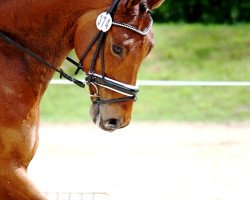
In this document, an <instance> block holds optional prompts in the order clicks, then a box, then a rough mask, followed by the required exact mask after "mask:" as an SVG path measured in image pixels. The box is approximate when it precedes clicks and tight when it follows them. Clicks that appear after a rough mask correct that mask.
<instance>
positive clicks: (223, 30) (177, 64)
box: [41, 24, 250, 122]
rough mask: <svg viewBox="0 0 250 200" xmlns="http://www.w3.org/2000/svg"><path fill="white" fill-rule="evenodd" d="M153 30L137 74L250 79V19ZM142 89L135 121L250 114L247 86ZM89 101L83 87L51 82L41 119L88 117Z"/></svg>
mask: <svg viewBox="0 0 250 200" xmlns="http://www.w3.org/2000/svg"><path fill="white" fill-rule="evenodd" d="M154 32H155V43H156V45H155V48H154V50H153V51H152V53H151V54H150V55H149V56H148V58H147V59H146V60H145V62H144V63H143V66H142V68H141V70H140V73H139V79H149V80H155V79H157V80H216V81H230V80H231V81H250V24H241V25H234V26H229V25H207V26H206V25H199V24H196V25H186V24H177V25H176V24H161V25H157V24H156V25H155V26H154ZM66 65H67V64H66ZM69 71H70V70H69ZM140 89H141V90H140V93H139V99H138V102H137V103H136V104H135V107H134V117H133V118H134V120H175V121H213V122H221V121H242V120H249V119H250V88H249V87H141V88H140ZM89 105H90V100H89V97H88V96H87V95H85V93H84V92H83V91H82V90H81V89H79V88H77V87H74V86H52V85H51V86H49V88H48V90H47V91H46V93H45V96H44V99H43V101H42V107H41V114H42V115H41V116H42V120H44V121H58V122H59V121H60V122H63V121H64V122H65V121H74V122H75V121H78V122H80V121H89V120H90V117H89V111H88V110H89Z"/></svg>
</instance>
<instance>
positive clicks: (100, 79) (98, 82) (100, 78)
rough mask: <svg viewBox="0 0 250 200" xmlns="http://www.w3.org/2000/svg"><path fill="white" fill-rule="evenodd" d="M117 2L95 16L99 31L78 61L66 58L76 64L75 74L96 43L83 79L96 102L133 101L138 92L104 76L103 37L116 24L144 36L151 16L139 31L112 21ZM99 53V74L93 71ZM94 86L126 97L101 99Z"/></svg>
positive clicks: (136, 89)
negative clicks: (91, 87)
mask: <svg viewBox="0 0 250 200" xmlns="http://www.w3.org/2000/svg"><path fill="white" fill-rule="evenodd" d="M118 3H119V0H114V1H113V3H112V5H111V7H110V9H109V11H108V12H104V13H101V14H100V15H99V16H98V17H97V20H96V26H97V28H98V30H99V32H98V33H97V34H96V35H95V37H94V38H93V40H92V41H91V42H90V43H89V45H88V46H87V48H86V49H85V51H84V53H83V55H82V56H81V58H80V61H79V63H76V62H72V59H71V58H67V60H68V61H70V62H72V63H73V64H76V65H77V67H78V68H77V70H76V72H75V74H77V73H78V72H79V70H83V69H84V68H83V66H82V64H81V63H83V61H84V59H85V57H86V56H87V54H88V52H89V51H90V49H91V48H92V46H93V45H94V44H95V43H97V46H96V50H95V52H94V55H93V57H92V61H91V65H90V68H89V71H88V74H87V77H86V79H85V80H86V84H88V85H93V86H94V88H95V90H96V92H95V94H94V95H93V97H96V98H95V100H94V101H93V102H94V103H97V104H105V103H119V102H125V101H129V100H134V101H135V100H136V97H137V93H138V92H139V88H138V87H137V86H133V85H128V84H124V83H122V82H119V81H117V80H114V79H111V78H108V77H106V76H105V65H104V60H105V58H104V48H105V39H106V34H107V32H108V31H109V30H110V28H111V27H112V26H118V27H122V28H126V29H129V30H131V31H133V32H135V33H137V34H139V35H141V36H143V37H145V36H146V35H147V34H148V33H149V32H150V30H151V28H152V25H153V20H152V18H151V17H150V19H151V20H150V24H149V27H148V28H146V29H145V30H143V31H141V30H139V29H137V28H135V27H134V26H131V25H129V24H125V23H119V22H114V21H113V16H114V14H115V12H116V9H117V5H118ZM143 5H144V4H143ZM145 9H146V12H149V10H148V9H147V8H146V6H145ZM99 53H101V75H99V74H96V73H94V69H95V66H96V61H97V58H98V55H99ZM96 86H100V87H104V88H106V89H109V90H112V91H115V92H117V93H120V94H123V95H125V96H126V97H122V98H115V99H108V100H105V99H102V98H101V97H100V96H99V94H98V89H97V87H96Z"/></svg>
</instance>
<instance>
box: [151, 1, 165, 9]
mask: <svg viewBox="0 0 250 200" xmlns="http://www.w3.org/2000/svg"><path fill="white" fill-rule="evenodd" d="M164 1H165V0H147V3H148V8H149V9H150V10H154V9H156V8H158V7H160V5H161V4H162V3H163V2H164Z"/></svg>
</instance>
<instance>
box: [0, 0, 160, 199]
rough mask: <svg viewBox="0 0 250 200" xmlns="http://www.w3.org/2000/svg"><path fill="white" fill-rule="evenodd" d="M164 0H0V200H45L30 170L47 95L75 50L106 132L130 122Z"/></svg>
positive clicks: (97, 118)
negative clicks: (153, 15)
mask: <svg viewBox="0 0 250 200" xmlns="http://www.w3.org/2000/svg"><path fill="white" fill-rule="evenodd" d="M163 1H164V0H120V1H119V0H114V1H112V0H101V1H99V0H96V1H91V0H71V1H70V0H26V1H23V0H21V1H20V0H0V33H1V38H0V200H9V199H12V200H25V199H27V200H28V199H29V200H31V199H34V200H41V199H46V198H45V197H44V195H43V193H41V192H40V191H39V190H38V189H37V188H36V186H35V185H34V184H33V183H32V182H31V181H30V180H29V178H28V176H27V168H28V165H29V163H30V161H31V160H32V158H33V156H34V154H35V152H36V149H37V146H38V128H39V104H40V101H41V98H42V96H43V94H44V92H45V90H46V88H47V86H48V84H49V82H50V80H51V78H52V76H53V75H54V73H55V70H56V71H57V72H59V73H60V74H61V76H64V77H66V78H67V75H65V74H64V73H63V71H61V70H59V67H60V65H61V64H62V62H63V61H64V60H65V59H66V57H67V55H68V54H69V52H70V51H71V50H72V49H75V51H76V54H77V56H78V57H79V59H80V63H79V64H78V67H79V66H80V68H81V66H84V68H83V70H84V71H85V72H86V74H87V78H86V83H87V84H88V85H90V93H91V94H92V95H91V99H92V102H93V104H92V106H91V112H90V113H91V116H92V119H93V121H94V122H95V123H96V124H98V125H99V126H100V127H101V128H102V129H104V130H107V131H113V130H115V129H118V128H122V127H125V126H127V125H128V124H129V122H130V119H131V112H132V106H133V100H134V99H135V97H136V93H137V88H136V87H135V86H134V85H135V84H136V77H137V72H138V69H139V66H140V64H141V62H142V60H143V59H144V58H145V57H146V55H147V54H148V53H149V52H150V49H151V47H152V46H153V35H152V31H151V25H152V23H151V22H152V21H151V16H150V13H149V12H148V11H149V10H153V9H155V8H157V7H159V6H160V5H161V4H162V2H163ZM100 13H102V14H101V15H100ZM98 16H99V17H98ZM97 17H98V18H97ZM96 19H97V20H96ZM103 24H104V26H103ZM98 29H99V30H98ZM98 31H99V34H97V35H96V33H98ZM93 38H94V40H93ZM20 47H23V49H25V50H27V51H25V50H23V49H22V48H20ZM30 52H31V53H30ZM31 54H33V56H32V55H31ZM34 55H35V56H34ZM40 58H41V59H40ZM73 62H74V61H73ZM48 65H51V66H52V67H49V66H48ZM104 66H105V67H104ZM54 68H55V69H54ZM68 79H70V80H73V82H77V81H75V80H74V79H71V78H68ZM78 85H81V84H78ZM83 85H84V84H83ZM83 85H82V86H83ZM58 101H60V99H58Z"/></svg>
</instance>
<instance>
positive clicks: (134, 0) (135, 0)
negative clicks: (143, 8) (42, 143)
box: [125, 0, 141, 9]
mask: <svg viewBox="0 0 250 200" xmlns="http://www.w3.org/2000/svg"><path fill="white" fill-rule="evenodd" d="M140 2H141V0H128V1H127V2H126V4H125V8H126V9H130V8H133V7H134V6H136V5H138V4H139V3H140Z"/></svg>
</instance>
